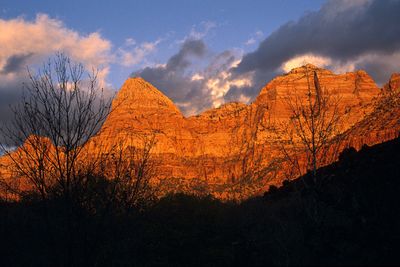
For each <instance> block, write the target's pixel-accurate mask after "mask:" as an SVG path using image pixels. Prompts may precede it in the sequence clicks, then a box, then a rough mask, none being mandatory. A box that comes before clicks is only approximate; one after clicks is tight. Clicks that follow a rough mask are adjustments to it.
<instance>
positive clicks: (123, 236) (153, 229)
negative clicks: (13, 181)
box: [0, 138, 400, 266]
mask: <svg viewBox="0 0 400 267" xmlns="http://www.w3.org/2000/svg"><path fill="white" fill-rule="evenodd" d="M399 151H400V139H399V138H397V139H395V140H392V141H389V142H386V143H382V144H379V145H375V146H373V147H367V146H364V147H363V148H362V149H361V150H360V151H359V152H356V151H355V150H354V149H347V150H345V151H344V152H343V153H342V154H341V156H340V160H339V161H338V162H336V163H334V164H331V165H329V166H326V167H324V168H321V169H319V170H318V180H317V182H316V183H313V179H312V177H311V175H305V176H303V177H300V178H298V179H297V180H294V181H292V182H286V183H284V185H283V186H282V187H280V188H276V187H271V188H270V189H269V191H268V192H266V193H265V194H264V196H263V197H258V198H253V199H249V200H247V201H245V202H242V203H233V202H229V203H226V202H225V203H222V202H220V201H218V200H216V199H213V198H211V197H201V198H200V197H195V196H188V195H183V194H175V195H168V196H166V197H164V198H162V199H161V200H159V201H158V202H156V203H154V204H153V205H151V206H150V207H147V208H146V209H141V210H138V209H131V210H128V211H126V212H120V211H119V209H118V207H113V206H107V207H105V206H103V205H102V204H101V203H102V202H101V199H103V198H104V197H107V196H106V195H103V196H99V197H98V199H97V202H94V203H95V204H94V205H93V207H92V209H91V210H86V209H81V208H79V207H75V209H74V216H73V220H72V223H71V224H68V225H67V224H66V223H65V220H64V216H65V209H64V207H65V203H63V202H62V201H61V200H58V199H52V200H49V201H47V202H46V203H43V201H39V200H35V199H36V198H35V197H34V196H31V197H29V198H26V199H24V200H23V201H20V202H18V203H9V202H1V205H0V216H1V219H0V236H1V241H0V242H1V246H2V247H1V252H2V257H1V262H2V265H3V266H8V265H75V266H77V265H86V266H90V265H101V266H102V265H132V266H171V265H172V266H249V265H260V266H265V265H309V264H317V265H364V264H367V265H368V264H370V265H378V264H383V265H387V264H398V263H400V258H399V255H398V251H399V249H400V245H399V242H400V224H399V219H400V206H399V203H400V194H399V191H400V179H399V178H400V168H399V162H400V155H399ZM104 183H107V182H106V181H103V182H102V184H103V185H102V186H104ZM97 186H98V185H97Z"/></svg>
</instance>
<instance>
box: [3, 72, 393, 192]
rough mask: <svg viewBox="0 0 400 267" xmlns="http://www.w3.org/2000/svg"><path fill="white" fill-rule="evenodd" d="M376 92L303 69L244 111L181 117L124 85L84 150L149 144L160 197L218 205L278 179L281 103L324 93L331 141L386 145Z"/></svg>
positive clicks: (353, 77) (343, 77)
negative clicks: (330, 112)
mask: <svg viewBox="0 0 400 267" xmlns="http://www.w3.org/2000/svg"><path fill="white" fill-rule="evenodd" d="M399 85H400V75H398V74H397V75H396V74H395V75H393V76H392V77H391V79H390V81H389V83H388V84H386V85H385V86H384V88H383V91H390V92H395V91H396V88H398V87H399ZM317 87H318V88H317ZM381 91H382V90H381V89H379V88H378V86H377V85H376V84H375V82H374V81H373V79H372V78H371V77H370V76H369V75H368V74H367V73H366V72H365V71H362V70H360V71H356V72H349V73H344V74H335V73H333V72H331V71H329V70H325V69H321V68H317V67H315V66H313V65H305V66H302V67H299V68H295V69H293V70H291V71H290V72H289V73H286V74H284V75H281V76H278V77H276V78H275V79H273V80H272V81H270V82H269V83H268V84H266V86H265V87H264V88H262V89H261V92H260V94H259V95H258V97H257V98H256V99H255V100H254V102H252V103H250V104H248V105H247V104H243V103H228V104H225V105H222V106H221V107H219V108H214V109H210V110H208V111H205V112H203V113H201V114H199V115H196V116H191V117H185V116H183V115H182V113H181V112H180V111H179V109H178V108H177V107H176V106H175V105H174V103H173V102H172V101H171V100H170V99H169V98H168V97H167V96H165V95H164V94H163V93H162V92H161V91H159V90H158V89H157V88H155V87H154V86H152V85H151V84H150V83H148V82H146V81H145V80H143V79H142V78H129V79H128V80H127V81H126V82H125V83H124V85H123V86H122V88H121V90H120V91H119V92H118V94H117V96H116V97H115V99H114V100H113V103H112V112H111V113H110V115H109V116H108V118H107V119H106V121H105V123H104V124H103V126H102V128H101V130H100V132H99V134H98V135H97V136H95V137H94V138H92V140H91V142H90V143H89V145H88V149H89V153H90V150H96V149H100V148H104V147H112V146H113V145H114V144H117V143H120V144H123V145H124V146H135V147H140V146H141V145H143V144H144V143H145V142H146V140H148V139H149V138H154V140H155V145H154V147H153V148H152V150H151V153H152V158H153V160H154V161H155V162H156V167H157V171H156V173H157V176H158V178H159V179H160V180H161V181H163V183H164V185H166V186H167V187H166V189H165V190H167V191H191V190H193V188H197V190H200V191H202V192H204V191H207V192H208V193H213V194H214V195H216V196H217V197H221V198H226V194H228V193H227V191H229V190H231V191H232V190H233V189H232V186H231V185H232V184H236V185H238V186H239V187H240V188H239V189H237V188H236V189H235V190H236V191H235V190H234V191H235V192H234V194H236V193H238V194H243V192H242V191H243V188H242V186H243V184H241V183H240V182H239V183H238V179H239V178H243V177H245V178H246V177H247V178H249V177H250V178H252V179H253V180H251V181H250V183H248V184H250V186H251V187H253V188H252V189H251V190H250V191H252V193H254V192H256V191H257V190H258V191H260V192H261V191H262V190H264V189H265V185H267V184H277V183H279V182H280V181H281V180H280V179H281V178H282V177H279V175H281V174H280V169H281V168H283V167H284V166H285V165H282V164H281V161H280V157H281V155H282V151H281V147H280V146H279V144H281V143H282V142H287V140H288V139H289V137H288V136H286V135H285V131H284V130H285V129H284V127H285V126H284V125H285V123H287V122H288V121H289V120H290V119H291V116H292V115H293V114H292V112H291V109H290V106H289V105H288V99H295V100H296V101H299V102H304V101H307V98H308V97H309V94H310V92H312V93H313V94H314V93H316V95H318V94H321V92H324V93H328V94H329V97H330V98H332V99H335V100H336V101H337V103H338V111H337V112H339V115H340V117H341V121H342V123H341V125H340V127H341V128H340V133H339V134H342V135H343V136H346V138H348V140H350V141H348V143H347V144H348V145H355V146H356V147H360V146H361V145H362V144H364V143H368V144H372V143H377V142H379V141H385V140H388V139H390V138H393V137H395V136H397V134H398V131H399V130H400V126H399V125H400V110H399V108H400V103H399V101H398V96H393V95H394V94H391V99H392V100H391V101H390V103H391V104H390V108H387V107H389V106H386V108H384V106H385V104H382V103H383V102H382V97H381V95H384V94H382V92H381ZM396 97H397V98H396ZM393 99H397V100H393ZM377 103H380V104H377ZM388 128H390V133H389V132H388V131H387V130H388ZM2 162H3V163H4V162H5V161H4V160H3V161H0V164H1V163H2ZM3 165H4V164H3ZM254 177H257V178H256V179H254ZM247 178H246V179H247ZM199 188H200V189H199ZM244 194H246V193H244Z"/></svg>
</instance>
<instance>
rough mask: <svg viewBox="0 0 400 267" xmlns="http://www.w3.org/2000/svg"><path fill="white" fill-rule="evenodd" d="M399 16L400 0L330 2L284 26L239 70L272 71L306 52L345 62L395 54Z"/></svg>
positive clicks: (247, 57) (399, 33) (399, 42)
mask: <svg viewBox="0 0 400 267" xmlns="http://www.w3.org/2000/svg"><path fill="white" fill-rule="evenodd" d="M399 14H400V1H398V0H376V1H365V2H363V3H362V4H354V3H353V4H352V2H350V1H337V0H331V1H328V2H327V3H326V4H325V5H324V6H323V7H322V8H321V9H320V10H319V11H317V12H311V13H309V14H307V15H305V16H303V17H302V18H300V19H299V21H297V22H289V23H286V24H285V25H283V26H281V27H280V28H279V29H278V30H277V31H275V32H274V33H272V34H271V35H270V36H269V37H267V38H266V39H265V40H264V41H263V42H261V44H260V45H259V47H258V49H257V50H256V51H254V52H252V53H249V54H247V55H245V56H244V57H243V60H242V62H241V63H240V64H239V66H238V67H237V68H236V69H235V71H236V72H237V73H245V72H249V71H263V72H268V71H272V70H275V69H277V68H278V67H279V66H280V65H281V64H282V63H283V62H285V61H287V60H289V59H291V58H292V57H294V56H296V55H301V54H305V53H313V54H316V55H322V56H328V57H331V58H334V59H335V60H340V61H342V62H346V61H349V60H352V59H354V58H356V57H358V56H361V55H363V54H366V53H393V52H394V51H396V50H398V49H399V48H400V27H399V25H400V15H399Z"/></svg>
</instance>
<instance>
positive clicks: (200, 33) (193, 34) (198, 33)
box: [187, 21, 217, 40]
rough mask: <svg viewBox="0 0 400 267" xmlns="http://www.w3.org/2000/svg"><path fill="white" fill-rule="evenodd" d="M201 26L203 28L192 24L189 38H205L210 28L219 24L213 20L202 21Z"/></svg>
mask: <svg viewBox="0 0 400 267" xmlns="http://www.w3.org/2000/svg"><path fill="white" fill-rule="evenodd" d="M200 26H201V27H202V28H203V30H198V29H197V27H196V26H192V29H191V30H190V33H189V36H188V37H187V39H194V40H199V39H203V38H204V37H205V36H206V35H207V34H208V33H209V31H210V30H212V29H214V28H215V27H217V24H216V23H215V22H213V21H203V22H202V23H200Z"/></svg>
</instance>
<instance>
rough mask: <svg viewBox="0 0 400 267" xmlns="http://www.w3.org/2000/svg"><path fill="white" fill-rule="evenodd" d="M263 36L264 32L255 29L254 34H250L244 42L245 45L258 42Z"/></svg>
mask: <svg viewBox="0 0 400 267" xmlns="http://www.w3.org/2000/svg"><path fill="white" fill-rule="evenodd" d="M263 36H264V33H263V32H262V31H256V32H255V33H254V34H252V35H251V37H250V38H249V39H248V40H247V41H246V42H245V43H244V44H245V45H253V44H255V43H256V42H258V41H259V40H260V39H261V38H262V37H263Z"/></svg>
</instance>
